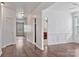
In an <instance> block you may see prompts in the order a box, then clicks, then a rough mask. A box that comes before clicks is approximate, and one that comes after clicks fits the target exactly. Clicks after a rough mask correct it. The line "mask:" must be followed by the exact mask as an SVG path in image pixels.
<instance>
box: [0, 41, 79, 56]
mask: <svg viewBox="0 0 79 59" xmlns="http://www.w3.org/2000/svg"><path fill="white" fill-rule="evenodd" d="M22 42H24V44H21V42H19V43H17V44H16V45H10V46H7V47H6V48H3V49H2V51H3V53H2V56H1V57H78V56H79V44H78V43H67V44H59V45H50V46H48V47H47V49H46V50H45V51H42V50H40V49H38V48H37V47H36V46H35V45H33V44H31V43H29V42H25V41H22ZM18 44H20V45H18Z"/></svg>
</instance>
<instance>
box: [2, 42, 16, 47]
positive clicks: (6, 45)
mask: <svg viewBox="0 0 79 59" xmlns="http://www.w3.org/2000/svg"><path fill="white" fill-rule="evenodd" d="M14 44H16V43H10V44H7V45H4V46H2V48H5V47H7V46H9V45H14Z"/></svg>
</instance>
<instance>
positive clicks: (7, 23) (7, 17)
mask: <svg viewBox="0 0 79 59" xmlns="http://www.w3.org/2000/svg"><path fill="white" fill-rule="evenodd" d="M2 8H3V14H2V33H1V35H2V38H1V39H2V48H3V47H5V46H7V45H10V44H14V43H15V39H16V13H15V12H16V11H14V10H12V9H10V8H8V6H3V7H2Z"/></svg>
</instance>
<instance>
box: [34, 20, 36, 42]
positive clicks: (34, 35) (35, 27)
mask: <svg viewBox="0 0 79 59" xmlns="http://www.w3.org/2000/svg"><path fill="white" fill-rule="evenodd" d="M34 32H35V35H34V43H36V18H34Z"/></svg>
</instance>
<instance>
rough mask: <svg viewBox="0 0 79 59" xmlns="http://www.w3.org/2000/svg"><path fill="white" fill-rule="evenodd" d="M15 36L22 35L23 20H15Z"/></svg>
mask: <svg viewBox="0 0 79 59" xmlns="http://www.w3.org/2000/svg"><path fill="white" fill-rule="evenodd" d="M16 36H24V22H16Z"/></svg>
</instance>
